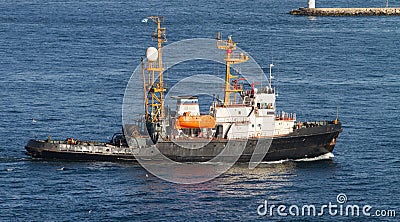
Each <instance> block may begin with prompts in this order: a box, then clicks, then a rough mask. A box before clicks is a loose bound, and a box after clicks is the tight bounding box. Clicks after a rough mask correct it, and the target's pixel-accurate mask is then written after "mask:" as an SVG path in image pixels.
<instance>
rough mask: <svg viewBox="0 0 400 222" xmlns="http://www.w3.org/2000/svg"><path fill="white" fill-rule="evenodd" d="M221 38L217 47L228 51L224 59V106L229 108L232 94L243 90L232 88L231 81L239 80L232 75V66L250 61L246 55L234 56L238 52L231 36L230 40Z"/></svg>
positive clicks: (218, 39)
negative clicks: (235, 51) (234, 52)
mask: <svg viewBox="0 0 400 222" xmlns="http://www.w3.org/2000/svg"><path fill="white" fill-rule="evenodd" d="M218 36H219V37H220V34H218ZM219 37H218V38H217V47H218V49H221V50H225V51H226V57H225V59H224V60H225V62H226V75H225V90H224V92H225V95H224V106H228V105H230V96H231V94H232V93H237V92H241V91H242V89H234V88H232V86H231V80H232V79H235V78H237V76H233V75H231V65H232V64H237V63H242V62H246V61H247V60H249V56H248V55H245V54H244V53H240V54H238V55H235V54H233V51H234V50H236V42H234V41H233V40H232V37H231V36H228V40H221V39H220V38H219ZM235 102H236V101H235Z"/></svg>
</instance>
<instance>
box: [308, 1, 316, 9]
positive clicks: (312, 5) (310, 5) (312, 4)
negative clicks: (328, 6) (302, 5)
mask: <svg viewBox="0 0 400 222" xmlns="http://www.w3.org/2000/svg"><path fill="white" fill-rule="evenodd" d="M308 8H315V0H308Z"/></svg>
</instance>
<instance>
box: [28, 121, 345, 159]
mask: <svg viewBox="0 0 400 222" xmlns="http://www.w3.org/2000/svg"><path fill="white" fill-rule="evenodd" d="M341 131H342V129H341V124H329V125H325V126H320V127H315V128H307V129H300V130H295V132H293V133H291V134H290V135H287V136H282V137H276V138H274V139H273V140H272V142H271V141H270V140H268V139H257V138H250V139H248V140H247V141H244V140H233V141H231V142H230V143H231V144H233V145H232V146H233V147H234V146H237V148H238V149H239V150H240V149H241V151H242V152H240V153H241V155H240V157H239V159H238V160H237V162H250V161H251V158H252V156H253V155H254V153H255V148H256V145H257V143H258V142H260V143H261V144H259V145H260V147H262V148H263V150H264V151H260V153H258V154H257V155H262V156H261V157H260V158H261V159H262V161H278V160H286V159H291V160H295V159H302V158H314V157H318V156H321V155H324V154H327V153H330V152H332V151H333V149H334V146H335V144H336V139H337V137H338V136H339V133H340V132H341ZM227 142H228V141H227V140H211V141H210V142H209V143H208V144H207V145H205V146H204V147H202V148H198V149H186V148H182V147H180V146H178V145H176V144H175V143H173V142H171V141H163V142H159V143H158V144H157V148H158V150H159V151H160V152H161V153H162V154H163V155H165V156H167V157H168V158H170V159H171V160H174V161H178V162H204V161H209V160H210V159H212V158H214V157H215V156H217V155H219V154H220V153H222V151H223V150H224V149H225V147H226V144H227ZM269 145H270V146H269ZM68 146H69V147H68ZM243 146H245V148H244V150H243ZM268 146H269V149H266V147H268ZM25 148H26V150H27V154H28V155H30V156H32V157H35V158H45V159H64V160H79V161H137V160H136V157H135V156H140V157H142V158H143V159H146V160H157V159H158V160H159V159H160V157H159V156H156V155H153V156H152V154H151V153H152V152H149V151H146V149H147V148H129V147H116V146H110V145H105V144H102V145H91V146H86V147H82V146H80V147H79V146H75V147H74V146H73V145H72V146H71V145H63V147H61V145H60V144H59V143H54V142H51V143H49V142H46V141H38V140H30V141H29V142H28V144H27V145H26V146H25ZM234 148H235V147H234ZM148 150H150V149H148ZM236 150H237V149H236ZM266 151H268V152H267V154H266V155H265V152H266ZM263 152H264V153H263ZM138 154H139V155H138ZM222 157H223V158H222V159H221V160H222V161H225V160H226V161H230V160H232V159H236V158H237V157H236V156H235V155H234V154H232V155H231V154H230V153H228V154H225V155H222Z"/></svg>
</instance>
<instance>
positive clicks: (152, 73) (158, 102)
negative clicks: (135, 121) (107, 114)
mask: <svg viewBox="0 0 400 222" xmlns="http://www.w3.org/2000/svg"><path fill="white" fill-rule="evenodd" d="M148 18H149V19H151V20H152V21H153V22H154V23H156V24H157V32H156V33H154V35H153V39H157V51H158V58H157V60H158V64H155V63H156V62H150V61H148V66H147V67H145V68H144V69H145V70H146V71H147V74H148V79H147V83H146V80H145V78H144V90H145V106H146V120H151V122H158V121H160V120H161V119H162V118H163V117H164V92H165V91H166V89H165V88H164V82H163V71H164V69H163V66H162V43H164V42H166V41H167V38H166V36H165V32H166V28H161V22H163V21H164V17H158V16H150V17H148ZM156 73H158V76H157V77H156ZM149 94H150V95H151V104H149V98H148V97H149ZM148 106H150V107H151V113H150V115H149V107H148Z"/></svg>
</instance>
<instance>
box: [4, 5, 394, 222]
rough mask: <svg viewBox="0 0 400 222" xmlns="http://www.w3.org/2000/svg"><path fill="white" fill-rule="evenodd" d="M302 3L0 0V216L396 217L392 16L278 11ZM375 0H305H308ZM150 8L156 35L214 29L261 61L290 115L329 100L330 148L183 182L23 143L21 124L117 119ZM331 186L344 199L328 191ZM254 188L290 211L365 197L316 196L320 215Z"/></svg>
mask: <svg viewBox="0 0 400 222" xmlns="http://www.w3.org/2000/svg"><path fill="white" fill-rule="evenodd" d="M396 4H397V5H396ZM306 5H307V1H306V0H303V1H288V0H269V1H265V0H264V1H262V0H254V1H204V0H197V1H193V0H185V1H184V0H180V1H120V0H104V1H87V0H79V1H78V0H70V1H60V0H56V1H39V0H30V1H26V0H15V1H5V0H1V1H0V11H1V13H0V121H1V124H0V137H1V140H0V220H1V221H284V220H289V221H293V220H295V221H296V220H302V221H342V220H347V221H367V220H379V221H398V220H399V218H400V191H399V189H400V188H399V185H400V179H399V175H400V142H399V137H400V121H399V119H400V112H399V108H400V71H399V70H400V17H387V16H382V17H298V16H292V15H289V14H288V12H289V11H290V10H291V9H296V8H299V7H305V6H306ZM389 5H390V6H397V7H400V2H399V1H389ZM384 6H385V1H362V0H354V1H348V0H347V1H345V0H337V1H333V0H326V1H322V0H321V1H317V7H384ZM150 15H160V16H164V17H165V22H164V23H163V26H164V27H166V28H167V38H168V42H167V43H166V44H170V43H173V42H177V41H179V40H184V39H188V38H214V37H215V33H216V32H222V34H223V35H224V36H225V37H226V36H227V35H232V38H233V39H234V40H235V41H237V42H238V44H239V46H240V47H241V48H242V49H243V50H245V51H247V52H248V53H249V54H250V55H251V56H252V57H253V58H254V59H255V60H256V61H257V62H258V63H259V64H261V65H262V66H264V67H268V66H269V64H270V63H271V62H273V63H274V65H275V67H274V75H275V86H276V87H277V90H278V93H279V96H278V97H277V106H278V109H279V110H285V111H287V112H296V113H297V118H298V119H299V120H301V121H311V120H322V119H329V120H333V119H334V118H335V117H336V113H337V108H338V114H339V119H340V121H342V123H343V133H342V134H340V136H339V139H338V141H337V145H336V147H335V149H334V151H333V155H334V157H333V158H330V159H323V160H315V161H311V160H304V161H280V162H274V163H263V164H261V165H259V166H258V167H257V168H256V169H253V170H250V169H248V166H247V165H246V164H237V165H235V166H234V167H232V168H231V169H230V170H229V171H227V172H225V173H224V174H222V175H221V176H219V177H218V178H216V179H213V180H211V181H208V182H205V183H201V184H192V185H182V184H175V183H170V182H167V181H164V180H161V179H159V178H157V177H155V176H153V175H152V174H150V173H148V172H147V171H146V170H145V169H143V168H142V167H141V166H140V165H138V164H131V163H109V162H68V161H54V160H52V161H49V160H35V159H31V158H30V157H28V156H26V155H25V153H24V145H25V144H26V143H27V141H28V140H29V139H31V138H38V139H40V138H41V139H44V138H47V136H48V135H51V136H52V138H55V139H56V138H58V139H65V138H67V137H74V138H79V139H85V140H101V141H106V140H109V139H110V138H111V136H112V135H113V133H115V132H119V131H120V130H121V125H122V119H121V108H122V100H123V96H124V92H125V87H126V85H127V83H128V81H129V78H130V76H131V74H132V71H133V70H134V69H135V68H136V67H137V66H138V65H140V58H141V57H144V55H145V51H146V49H147V47H149V46H155V42H152V41H151V34H152V33H153V32H154V30H155V25H154V24H151V23H143V22H141V21H142V19H143V18H146V17H147V16H150ZM188 67H192V66H190V65H188ZM193 67H194V69H199V67H197V66H193ZM206 67H207V66H206ZM211 67H212V65H211ZM200 70H201V68H200ZM187 72H189V73H190V69H189V70H188V71H187ZM178 73H179V72H178ZM170 76H173V72H172V71H171V74H170ZM171 79H173V77H170V80H171ZM138 81H140V80H138ZM167 81H168V78H167ZM140 93H141V92H140ZM340 195H341V197H345V198H346V200H347V202H345V203H343V202H339V200H338V199H339V198H338V197H339V196H340ZM344 195H345V196H344ZM266 201H267V202H268V210H269V209H270V207H271V205H275V206H278V205H283V206H285V207H286V209H283V211H285V212H286V213H288V212H289V211H288V208H290V206H292V205H296V206H299V207H300V213H301V207H302V206H304V205H315V206H316V207H317V210H318V209H320V208H321V207H322V206H323V205H329V204H330V203H331V204H336V205H337V208H336V210H338V209H339V208H340V206H342V207H346V206H347V205H357V206H360V208H362V207H363V206H366V205H369V206H371V209H370V211H369V212H370V213H371V215H370V216H368V215H364V214H363V212H361V210H360V215H359V216H352V215H350V216H349V215H348V216H345V215H340V214H339V212H337V213H336V214H334V215H332V214H329V212H328V210H325V211H323V215H321V216H318V215H317V216H314V215H287V216H281V215H278V211H277V207H275V208H273V209H272V210H274V211H273V212H272V213H273V214H272V215H271V214H270V213H271V211H268V213H267V214H266V215H263V210H264V209H265V203H266ZM341 203H342V205H341ZM318 212H319V210H318ZM382 212H385V215H386V216H382V215H383V213H382ZM393 212H395V213H396V215H395V216H393V215H391V216H388V214H390V213H391V214H392V213H393ZM260 214H261V215H260Z"/></svg>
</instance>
